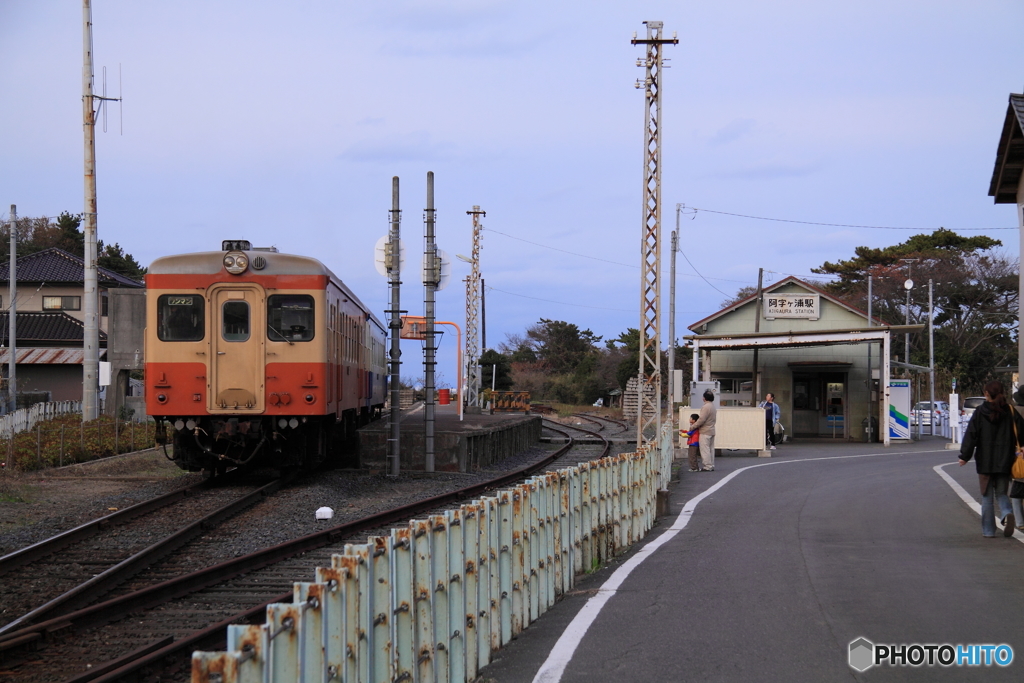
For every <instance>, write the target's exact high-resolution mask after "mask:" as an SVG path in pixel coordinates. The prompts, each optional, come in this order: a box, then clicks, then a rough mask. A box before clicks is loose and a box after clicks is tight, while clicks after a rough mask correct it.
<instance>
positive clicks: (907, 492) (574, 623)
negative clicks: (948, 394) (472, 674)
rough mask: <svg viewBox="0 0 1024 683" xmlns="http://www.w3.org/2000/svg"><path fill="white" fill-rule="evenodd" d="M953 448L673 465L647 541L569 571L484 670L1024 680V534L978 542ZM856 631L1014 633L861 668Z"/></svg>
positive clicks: (578, 676)
mask: <svg viewBox="0 0 1024 683" xmlns="http://www.w3.org/2000/svg"><path fill="white" fill-rule="evenodd" d="M945 443H946V441H945V440H944V439H938V438H934V439H932V438H928V437H925V438H924V439H922V441H919V442H915V443H912V444H894V445H893V446H891V447H889V448H888V449H886V448H884V447H883V446H881V445H868V444H856V443H831V442H826V441H815V442H802V443H793V444H786V445H782V446H780V447H779V449H778V450H777V451H775V454H776V457H773V458H771V459H759V458H755V457H748V456H746V454H740V453H733V454H730V453H728V452H726V454H725V456H724V457H719V458H718V459H717V460H716V463H715V466H716V471H715V472H706V473H690V472H685V471H684V472H682V473H681V476H680V481H679V482H678V484H676V485H675V486H674V488H673V491H672V513H671V514H670V515H668V516H667V517H664V518H662V519H661V520H659V523H658V525H657V526H656V527H655V528H654V529H653V530H652V532H651V534H649V535H648V537H647V539H645V541H644V542H643V543H641V544H639V545H638V546H637V547H636V548H634V549H633V550H631V551H630V552H629V553H626V554H625V555H624V556H622V557H620V558H618V559H617V560H616V561H614V562H612V563H610V564H609V565H608V566H605V567H602V568H601V569H599V570H598V571H596V572H594V573H593V574H591V575H589V576H587V577H584V578H583V579H581V580H579V581H578V582H577V585H576V588H575V590H574V591H573V593H572V594H570V595H567V596H565V597H564V598H563V599H562V600H561V601H560V602H559V603H558V604H557V605H556V606H555V607H554V608H553V609H552V610H550V611H549V612H547V613H546V614H545V615H544V616H542V617H541V619H539V620H538V621H537V622H535V623H533V624H531V625H530V627H529V628H528V629H527V630H526V631H524V632H523V633H522V634H520V635H519V637H518V638H517V639H516V640H515V641H513V642H512V643H510V644H509V646H508V647H506V648H505V649H504V650H502V651H500V652H498V653H495V655H494V658H493V660H494V661H493V662H492V663H491V664H490V665H489V666H488V667H486V668H485V669H483V670H482V671H481V672H480V674H481V677H482V680H483V681H486V682H487V683H531V682H532V681H534V680H535V678H537V675H538V672H539V671H540V672H543V674H542V678H537V680H538V681H539V680H544V681H545V683H555V682H556V681H565V682H567V683H568V682H577V681H580V682H582V681H588V682H590V681H937V680H941V681H945V680H949V681H973V680H978V681H981V680H984V681H1004V680H1005V681H1010V680H1013V681H1020V680H1024V626H1022V625H1021V618H1022V616H1024V543H1022V541H1024V536H1022V535H1021V534H1020V532H1017V534H1016V535H1015V537H1013V538H1003V537H1002V536H999V537H997V538H995V539H987V538H983V537H982V534H981V524H980V518H979V516H978V514H977V512H975V511H974V510H972V509H971V507H970V506H969V505H968V504H967V502H965V501H964V500H963V499H962V498H961V495H963V496H967V497H968V498H973V499H974V500H977V499H978V498H979V495H978V485H977V475H976V473H975V469H974V463H973V462H971V463H969V464H968V465H967V466H966V467H963V468H960V467H958V466H957V465H956V464H955V463H956V460H957V452H956V451H951V450H946V449H945V448H944V445H945ZM943 464H948V466H946V467H943V468H941V469H942V471H944V472H946V473H947V474H948V475H949V476H950V478H951V479H952V481H953V482H955V483H956V484H959V486H960V487H962V489H961V491H963V493H960V492H958V491H957V490H956V488H955V487H954V486H952V485H951V484H950V482H948V481H947V480H946V479H944V478H943V477H942V476H941V475H940V474H939V473H938V472H936V471H935V467H936V466H939V465H943ZM684 469H685V468H684ZM723 480H724V483H722V482H723ZM720 483H721V485H720V486H719V487H718V488H715V486H716V485H718V484H720ZM709 492H710V493H709ZM702 495H703V497H701V496H702ZM688 502H689V503H690V505H689V506H688V507H689V508H692V509H690V510H688V511H687V512H684V506H686V505H687V503H688ZM694 503H696V505H695V506H694ZM680 513H683V514H682V515H681V514H680ZM645 546H650V547H647V548H646V550H645V549H644V548H645ZM654 547H656V548H657V549H656V550H653V552H652V551H651V549H652V548H654ZM624 567H626V569H623V568H624ZM629 567H632V570H631V572H630V573H629V574H628V576H626V577H625V578H622V576H623V573H624V572H625V571H626V570H627V569H628V568H629ZM617 571H618V574H616V572H617ZM609 579H611V581H609ZM588 603H589V606H588ZM585 606H586V607H585ZM577 616H579V618H578V619H577ZM567 629H568V630H567ZM580 634H582V635H580ZM858 638H866V639H867V640H868V641H870V642H871V643H874V644H876V645H878V644H885V645H913V644H920V645H930V644H931V645H942V644H951V645H954V646H956V645H986V644H992V645H999V644H1007V645H1009V646H1010V647H1011V648H1012V649H1013V653H1014V659H1013V661H1012V663H1010V664H1009V665H1008V666H998V665H992V666H955V665H954V666H948V667H944V666H941V665H934V666H928V665H927V664H922V665H919V666H888V665H886V664H884V663H883V664H881V665H877V666H871V667H870V668H868V669H867V670H866V671H863V672H858V671H857V670H855V669H854V668H852V667H851V666H850V665H849V663H848V661H849V656H848V653H849V645H850V643H851V642H853V641H855V640H857V639H858ZM573 648H575V649H573ZM1004 654H1005V651H1004Z"/></svg>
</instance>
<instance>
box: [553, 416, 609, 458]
mask: <svg viewBox="0 0 1024 683" xmlns="http://www.w3.org/2000/svg"><path fill="white" fill-rule="evenodd" d="M542 419H543V420H544V421H545V422H551V423H552V424H556V425H559V426H562V427H568V428H569V429H575V430H576V431H578V432H583V433H584V434H590V435H592V436H596V437H597V438H599V439H601V442H602V443H603V444H604V450H602V451H601V455H599V456H598V458H603V457H605V456H607V455H608V451H610V450H611V448H612V442H611V441H609V440H608V438H607V437H606V436H605V435H604V434H599V433H597V432H595V431H594V430H592V429H584V428H583V427H569V425H563V424H562V423H561V422H555V421H554V420H549V419H547V418H546V417H545V418H542ZM548 429H550V430H551V431H553V432H561V433H562V434H565V435H566V436H567V437H569V440H570V442H572V440H573V438H572V437H571V436H569V435H568V434H567V433H566V432H563V431H562V430H560V429H554V428H552V427H548Z"/></svg>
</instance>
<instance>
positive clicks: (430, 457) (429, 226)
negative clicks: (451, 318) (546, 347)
mask: <svg viewBox="0 0 1024 683" xmlns="http://www.w3.org/2000/svg"><path fill="white" fill-rule="evenodd" d="M423 218H424V221H423V222H424V224H425V226H426V236H425V245H424V259H423V260H424V263H423V316H424V317H425V318H426V323H427V325H426V327H427V329H426V333H425V334H424V337H425V341H426V348H425V349H424V353H423V376H424V382H423V383H424V385H425V386H424V391H425V392H426V396H424V399H423V422H424V434H423V446H424V451H425V453H424V461H425V462H424V470H425V471H427V472H433V471H434V402H435V397H434V366H435V365H437V362H436V361H435V360H434V351H435V349H436V348H437V343H436V340H435V339H434V335H435V332H434V318H435V317H436V313H435V311H434V294H435V292H436V291H437V286H438V284H440V282H441V266H440V264H439V263H438V260H439V259H438V258H437V243H436V242H435V241H434V218H435V213H434V172H433V171H427V208H426V210H425V211H424V217H423ZM461 372H462V369H461V368H460V369H459V373H460V374H461ZM460 380H461V378H458V379H457V380H456V382H457V384H458V385H459V386H458V391H459V393H460V394H461V392H462V386H461V381H460ZM461 400H462V396H461V395H460V396H459V401H461Z"/></svg>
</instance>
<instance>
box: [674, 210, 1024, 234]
mask: <svg viewBox="0 0 1024 683" xmlns="http://www.w3.org/2000/svg"><path fill="white" fill-rule="evenodd" d="M683 209H684V210H686V209H689V210H690V211H692V212H693V213H692V214H690V215H693V216H696V215H697V213H698V212H700V211H703V212H705V213H717V214H719V215H722V216H734V217H736V218H750V219H752V220H755V221H774V222H776V223H799V224H801V225H824V226H827V227H830V228H864V229H866V230H916V231H918V232H927V231H928V229H927V228H904V227H895V226H891V225H855V224H848V223H818V222H816V221H797V220H792V219H789V218H768V217H767V216H749V215H747V214H743V213H729V212H728V211H715V210H714V209H700V208H697V207H696V206H686V205H685V204H684V205H683ZM691 220H692V219H691ZM947 229H951V228H947ZM1019 229H1020V228H1019V227H1013V228H958V229H956V230H953V232H971V231H977V232H987V231H989V230H1019Z"/></svg>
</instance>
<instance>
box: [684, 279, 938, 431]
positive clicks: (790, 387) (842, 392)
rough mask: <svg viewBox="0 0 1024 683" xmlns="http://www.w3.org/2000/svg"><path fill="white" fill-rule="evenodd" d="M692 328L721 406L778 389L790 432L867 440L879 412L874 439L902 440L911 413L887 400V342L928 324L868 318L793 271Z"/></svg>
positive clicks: (698, 361)
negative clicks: (716, 386)
mask: <svg viewBox="0 0 1024 683" xmlns="http://www.w3.org/2000/svg"><path fill="white" fill-rule="evenodd" d="M689 329H690V330H691V331H692V332H693V333H694V334H692V335H690V336H687V337H685V339H686V340H687V342H688V343H690V344H692V346H693V350H694V354H693V358H694V360H693V363H694V368H693V377H694V378H698V379H699V380H701V381H714V380H717V381H718V382H719V383H720V387H721V396H720V401H721V405H723V406H744V405H746V406H749V405H757V403H758V402H759V401H761V400H763V398H764V395H765V394H766V393H768V392H771V393H773V394H774V395H775V400H776V402H777V403H778V404H779V407H780V408H781V412H782V416H781V422H782V424H783V425H784V427H785V430H786V432H785V433H786V434H787V435H789V436H792V437H813V438H822V437H830V438H836V439H854V440H865V438H866V427H867V426H868V423H867V421H866V418H867V417H868V415H873V416H875V418H876V419H875V422H874V427H873V429H872V434H871V440H872V441H879V440H882V441H884V442H885V443H888V442H889V439H890V436H891V437H892V438H903V433H902V430H901V429H899V427H900V425H901V424H903V423H905V421H906V419H907V417H908V416H906V415H903V414H902V412H900V413H899V414H898V415H893V414H892V413H893V409H892V408H891V406H890V404H889V400H888V398H889V391H888V388H889V385H890V380H889V363H888V362H886V361H887V359H888V358H889V357H890V356H889V354H890V344H889V342H890V339H891V337H892V334H894V333H895V334H898V335H899V336H901V337H902V335H903V333H905V332H919V331H921V330H923V329H924V328H923V326H921V325H911V326H902V325H901V326H885V325H881V324H879V321H878V320H877V319H876V320H872V321H869V320H868V314H867V313H866V312H865V311H861V310H859V309H857V308H855V307H853V306H850V305H849V304H847V303H845V302H843V301H841V300H839V299H837V298H836V297H834V296H832V295H831V294H829V293H827V292H825V291H824V290H822V289H820V288H818V287H815V286H814V285H812V284H810V283H807V282H804V281H803V280H800V279H798V278H796V277H787V278H785V279H784V280H781V281H779V282H776V283H774V284H771V285H768V286H766V287H764V289H763V293H762V295H761V301H760V303H759V302H758V300H757V296H756V295H754V296H750V297H748V298H746V299H742V300H740V301H737V302H735V303H733V304H732V305H730V306H728V307H726V308H723V309H722V310H720V311H718V312H717V313H715V314H713V315H710V316H708V317H706V318H704V319H703V320H698V321H697V322H695V323H693V324H692V325H690V326H689ZM755 359H756V360H755ZM755 363H756V367H757V375H756V377H755V374H754V367H755ZM869 377H871V380H870V381H869ZM880 387H881V388H882V390H881V391H880ZM755 392H756V393H755ZM885 416H892V417H893V418H894V419H895V422H893V424H894V425H895V427H896V428H897V430H896V431H890V430H889V429H888V428H887V425H888V424H889V423H890V420H888V419H884V417H885ZM879 424H880V425H882V426H883V428H882V429H881V430H879V429H878V425H879ZM907 437H908V438H909V430H908V431H907Z"/></svg>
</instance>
